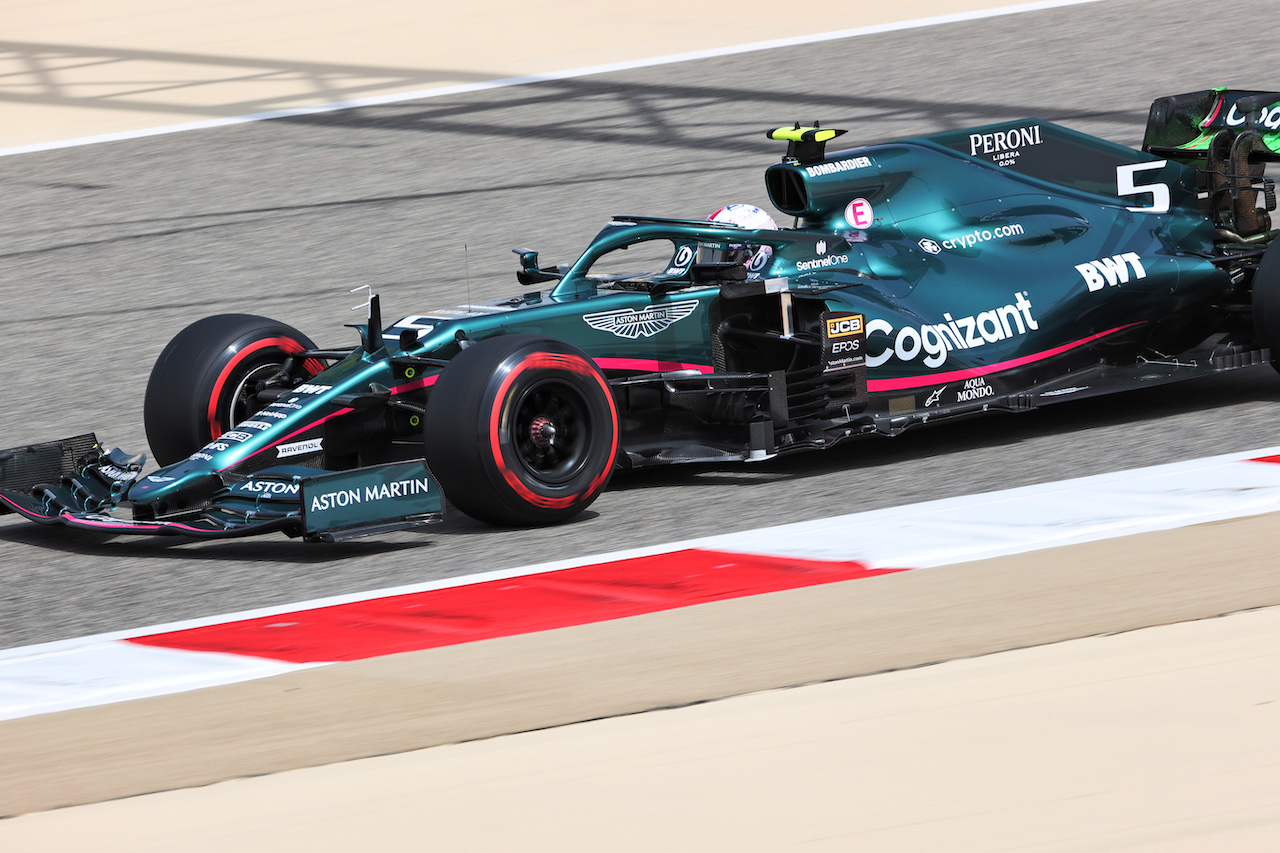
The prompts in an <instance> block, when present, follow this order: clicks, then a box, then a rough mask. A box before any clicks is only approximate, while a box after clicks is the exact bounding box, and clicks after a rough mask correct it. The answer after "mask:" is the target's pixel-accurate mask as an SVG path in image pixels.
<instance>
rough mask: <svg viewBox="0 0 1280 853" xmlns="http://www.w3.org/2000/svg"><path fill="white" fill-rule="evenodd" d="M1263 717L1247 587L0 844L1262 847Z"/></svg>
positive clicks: (115, 847)
mask: <svg viewBox="0 0 1280 853" xmlns="http://www.w3.org/2000/svg"><path fill="white" fill-rule="evenodd" d="M368 698H369V699H370V700H375V699H376V697H375V696H373V695H370V696H369V697H368ZM1278 732H1280V608H1271V609H1268V610H1260V611H1251V612H1247V613H1242V614H1237V615H1234V616H1227V617H1223V618H1221V619H1210V620H1204V621H1199V622H1186V623H1182V624H1178V625H1171V626H1163V627H1158V628H1149V629H1146V630H1142V631H1135V632H1132V633H1128V634H1121V635H1116V636H1111V637H1095V638H1090V639H1082V640H1074V641H1070V642H1065V643H1060V644H1057V645H1049V646H1040V647H1037V648H1034V649H1023V650H1019V651H1011V652H1006V653H1004V654H999V655H991V656H987V657H981V658H974V659H969V660H961V661H952V662H950V663H943V664H939V665H937V666H932V667H924V668H920V669H913V670H906V671H901V672H893V673H886V674H882V675H874V676H868V677H865V678H856V679H848V680H844V681H836V682H829V683H826V684H820V685H814V686H809V687H802V688H796V689H794V690H781V691H773V692H768V693H756V694H752V695H750V696H743V697H738V698H734V699H727V700H724V701H720V702H711V703H707V704H702V705H695V706H691V707H686V708H680V709H676V710H668V711H655V712H653V713H649V714H639V715H634V716H626V717H616V718H612V719H606V720H598V721H595V722H588V723H581V724H579V725H574V726H567V727H563V728H555V729H547V730H543V731H536V732H529V733H526V734H519V735H513V736H510V737H501V738H494V739H491V740H483V741H476V742H473V743H466V744H457V745H453V746H441V747H437V748H435V749H428V750H421V751H417V752H409V753H404V754H400V755H392V756H385V757H380V758H370V759H365V760H362V761H353V762H347V763H343V764H334V765H330V766H327V767H319V768H312V769H307V770H296V771H293V772H288V773H281V774H277V775H272V776H264V777H257V778H251V779H238V780H234V781H230V782H223V783H221V784H217V785H213V786H211V787H208V788H196V789H188V790H182V791H173V792H168V793H160V794H153V795H150V796H144V797H135V798H132V799H128V800H118V801H115V802H110V803H104V804H99V805H91V806H81V807H78V808H74V809H66V810H62V811H54V812H44V813H41V814H35V815H28V816H24V817H19V818H15V819H13V820H10V821H4V822H0V848H2V849H4V850H6V851H42V853H61V851H66V853H72V851H82V850H87V849H92V850H95V851H106V853H111V852H112V851H121V853H124V851H128V853H151V852H152V851H154V853H169V851H174V850H181V851H184V853H202V851H210V853H213V851H229V850H235V851H239V853H254V851H264V853H265V851H271V853H276V851H281V850H306V851H312V853H323V851H335V852H336V851H344V853H345V852H346V851H352V850H380V851H401V850H403V851H409V850H413V851H417V850H450V851H452V850H459V851H462V850H465V851H489V850H493V851H513V850H519V851H555V852H556V853H572V851H592V853H595V852H596V851H601V850H608V851H637V852H638V851H646V853H647V851H655V850H733V851H761V853H765V851H780V850H805V851H808V850H813V851H855V850H856V851H923V850H946V851H948V853H962V852H963V851H984V853H986V852H987V851H1001V850H1034V851H1089V853H1100V851H1140V850H1145V851H1151V850H1161V851H1187V853H1191V851H1206V850H1224V851H1233V853H1240V851H1273V850H1276V849H1280V784H1277V783H1278V782H1280V778H1278V777H1277V772H1278V768H1280V737H1277V733H1278ZM100 772H110V771H109V770H108V769H106V768H102V769H101V771H100Z"/></svg>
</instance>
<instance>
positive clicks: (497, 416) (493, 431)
mask: <svg viewBox="0 0 1280 853" xmlns="http://www.w3.org/2000/svg"><path fill="white" fill-rule="evenodd" d="M539 368H549V369H555V370H568V371H570V372H571V373H577V374H579V375H580V376H587V377H590V378H591V380H592V381H594V382H595V383H596V384H597V385H599V386H600V388H601V390H603V391H604V397H605V400H606V402H607V405H608V406H609V417H610V420H611V424H610V426H611V430H610V434H611V446H610V448H609V461H608V463H607V464H606V465H605V466H604V469H603V470H602V471H601V472H600V473H599V474H598V475H596V477H595V478H594V479H592V481H591V482H590V484H588V486H587V488H586V489H584V490H583V491H580V492H577V493H575V494H572V495H567V496H565V497H562V498H549V497H547V496H546V495H539V494H537V493H536V492H534V491H532V490H531V489H529V487H528V486H526V485H525V484H524V482H523V481H521V479H520V478H519V477H518V476H517V475H516V473H515V472H514V471H512V470H511V468H510V467H508V465H507V462H506V459H505V457H504V456H503V453H502V442H501V434H502V433H501V430H502V424H501V420H502V409H503V403H504V402H505V400H506V398H507V392H508V391H509V390H510V388H511V385H512V383H514V382H515V381H516V379H517V378H518V377H519V376H520V375H521V374H523V373H524V372H525V371H526V370H536V369H539ZM489 447H490V450H491V451H492V455H493V460H494V463H495V464H496V465H497V466H498V472H499V473H500V474H501V475H502V478H503V480H505V481H506V483H507V485H508V486H510V487H511V489H512V490H513V491H514V492H515V493H516V494H518V495H519V496H520V498H521V499H522V500H524V501H526V502H527V503H530V504H533V505H534V506H537V507H542V508H544V509H564V508H566V507H569V506H572V505H573V503H574V502H575V501H578V500H581V499H582V497H583V496H584V495H589V494H592V493H593V492H595V491H596V490H597V489H599V488H600V487H601V486H602V485H603V484H604V482H605V480H607V479H608V477H609V474H610V473H612V471H613V460H614V457H616V456H617V454H618V410H617V408H616V407H615V406H614V405H613V394H611V393H610V392H609V386H608V384H607V383H605V381H604V379H603V378H602V377H601V376H600V372H599V371H598V370H596V369H595V368H594V367H593V366H592V365H591V364H590V363H588V362H587V360H586V359H585V358H583V357H582V356H578V355H571V354H562V353H551V352H536V353H532V354H530V355H528V356H526V357H525V358H524V359H523V360H522V361H521V362H520V363H519V364H517V365H516V366H515V367H514V368H513V369H512V370H511V372H510V373H508V374H507V376H506V378H505V379H503V380H502V385H500V386H499V387H498V393H497V394H496V395H494V398H493V407H492V409H491V410H490V411H489Z"/></svg>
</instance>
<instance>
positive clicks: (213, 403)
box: [208, 338, 318, 441]
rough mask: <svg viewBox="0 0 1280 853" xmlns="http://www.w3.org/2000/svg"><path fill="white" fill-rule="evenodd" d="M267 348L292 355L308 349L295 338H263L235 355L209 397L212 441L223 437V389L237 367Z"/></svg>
mask: <svg viewBox="0 0 1280 853" xmlns="http://www.w3.org/2000/svg"><path fill="white" fill-rule="evenodd" d="M267 347H277V348H279V349H281V350H284V351H285V352H286V353H288V354H290V355H292V354H293V353H296V352H302V351H303V350H304V349H306V347H304V346H303V345H302V344H300V343H299V342H297V341H295V340H294V339H293V338H261V339H259V340H256V341H253V342H252V343H249V344H247V345H246V346H244V347H243V348H242V349H241V350H240V351H239V352H237V353H236V354H235V355H233V356H232V357H231V360H230V361H229V362H227V363H226V365H224V366H223V368H222V370H221V371H220V372H219V373H218V378H217V379H216V380H215V381H214V383H213V393H212V394H210V395H209V410H208V413H209V434H210V439H209V440H210V441H212V440H213V439H215V438H217V437H218V436H220V435H222V425H221V424H219V423H218V400H219V398H220V397H221V396H222V389H223V387H224V386H225V385H226V384H227V379H229V378H230V376H231V374H232V373H233V372H234V371H235V369H236V367H238V366H239V365H240V364H241V363H242V362H243V361H244V360H245V359H246V358H248V357H249V356H251V355H253V354H254V353H255V352H258V351H259V350H263V349H266V348H267ZM308 364H310V360H309V361H308ZM317 372H318V371H317ZM313 375H314V374H313Z"/></svg>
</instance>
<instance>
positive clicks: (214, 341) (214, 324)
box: [143, 314, 324, 465]
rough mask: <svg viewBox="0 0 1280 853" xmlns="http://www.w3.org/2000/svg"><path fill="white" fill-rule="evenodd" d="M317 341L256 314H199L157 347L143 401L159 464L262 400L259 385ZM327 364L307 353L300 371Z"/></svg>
mask: <svg viewBox="0 0 1280 853" xmlns="http://www.w3.org/2000/svg"><path fill="white" fill-rule="evenodd" d="M314 348H315V344H313V343H312V342H311V339H310V338H308V337H307V336H306V335H304V334H302V333H301V332H299V331H298V330H297V329H295V328H293V327H292V326H287V325H285V324H284V323H280V322H277V321H275V320H271V319H268V318H267V317H258V316H255V315H253V314H219V315H217V316H214V317H205V318H204V319H203V320H197V321H196V322H194V323H192V324H191V325H190V326H187V327H186V328H185V329H183V330H182V331H181V332H179V333H178V334H177V335H176V336H175V337H174V339H173V340H171V341H170V342H169V345H168V346H166V347H165V348H164V351H163V352H162V353H160V358H158V359H157V360H156V364H155V367H153V368H152V369H151V378H150V379H149V380H148V381H147V394H146V399H145V401H144V403H143V423H144V424H145V426H146V430H147V442H148V443H149V444H150V445H151V453H152V455H153V456H154V457H155V459H156V461H157V462H159V463H160V464H161V465H172V464H173V463H174V462H178V461H179V460H182V459H184V458H186V457H187V456H190V455H191V454H192V453H194V452H196V451H197V450H199V449H200V448H201V447H204V446H205V445H206V444H208V443H209V442H210V441H213V440H214V439H215V438H217V437H218V436H220V435H222V434H223V433H224V432H226V431H228V430H230V429H231V428H232V427H233V426H235V424H237V423H239V422H240V421H243V420H247V419H248V417H249V416H250V415H252V414H253V413H254V412H256V411H258V410H259V409H261V408H262V407H263V404H262V403H260V402H258V400H257V397H256V394H257V390H256V386H257V383H258V382H259V381H260V380H265V379H267V378H268V377H270V376H273V375H275V374H276V373H277V372H278V371H279V370H280V368H281V366H283V364H284V362H285V360H286V359H287V358H288V357H289V356H290V355H292V354H293V353H297V352H301V351H302V350H304V349H314ZM323 368H324V365H323V364H321V363H320V362H318V361H315V360H308V361H306V362H305V363H303V364H300V365H299V366H298V370H299V377H298V378H301V376H303V375H305V376H313V375H315V374H316V373H319V372H320V371H321V370H322V369H323Z"/></svg>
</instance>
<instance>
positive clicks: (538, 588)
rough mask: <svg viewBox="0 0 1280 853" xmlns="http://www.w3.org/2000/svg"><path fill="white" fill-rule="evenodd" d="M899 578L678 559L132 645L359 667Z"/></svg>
mask: <svg viewBox="0 0 1280 853" xmlns="http://www.w3.org/2000/svg"><path fill="white" fill-rule="evenodd" d="M897 571H903V570H902V569H872V568H869V567H867V566H866V565H864V564H862V563H858V562H827V561H823V560H801V559H794V558H789V557H764V556H757V555H751V554H733V553H724V552H718V551H701V550H687V551H676V552H674V553H669V554H658V555H654V556H650V557H636V558H633V559H630V560H619V561H617V562H612V563H601V564H597V565H592V566H580V567H578V568H573V569H564V570H562V571H558V572H545V573H542V574H533V575H523V576H520V577H515V578H510V579H508V580H495V581H485V582H483V583H476V584H468V585H466V586H456V587H450V588H447V589H436V590H428V591H426V592H417V593H409V594H406V595H395V596H390V597H387V598H377V599H372V600H370V601H359V602H352V603H350V604H339V605H335V606H333V607H321V608H317V609H314V610H304V611H300V612H297V613H288V614H282V615H277V616H268V617H263V618H259V619H246V620H244V621H241V622H230V623H227V624H223V625H209V626H206V627H202V628H191V629H188V630H185V631H174V632H172V633H167V634H153V635H151V636H148V637H136V638H134V639H133V640H131V642H134V643H140V644H142V645H146V646H162V647H166V648H174V649H187V650H191V651H206V652H224V653H230V654H240V655H252V656H255V657H263V658H271V659H273V660H282V661H289V662H293V663H318V662H323V661H347V660H362V659H364V658H371V657H378V656H380V655H389V654H395V653H397V652H410V651H417V650H420V649H430V648H436V647H438V646H451V645H456V644H458V643H470V642H474V641H476V640H487V639H491V638H494V637H509V636H512V635H515V634H528V633H532V632H534V631H548V630H551V629H553V628H565V627H568V626H570V625H584V624H587V623H591V622H604V621H607V620H610V619H622V618H625V617H627V616H638V615H640V614H642V613H654V612H657V611H661V610H672V609H674V608H677V607H687V606H689V605H692V604H703V603H706V602H710V601H723V600H725V599H730V598H741V597H743V596H748V595H758V594H760V593H766V592H778V591H781V590H787V589H797V588H800V587H806V586H816V585H819V584H825V583H832V582H835V581H843V580H854V579H858V578H866V577H872V576H875V575H883V574H888V573H890V572H897Z"/></svg>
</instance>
